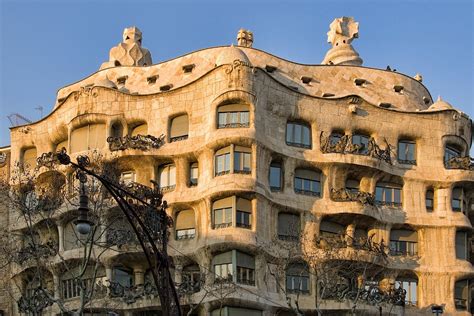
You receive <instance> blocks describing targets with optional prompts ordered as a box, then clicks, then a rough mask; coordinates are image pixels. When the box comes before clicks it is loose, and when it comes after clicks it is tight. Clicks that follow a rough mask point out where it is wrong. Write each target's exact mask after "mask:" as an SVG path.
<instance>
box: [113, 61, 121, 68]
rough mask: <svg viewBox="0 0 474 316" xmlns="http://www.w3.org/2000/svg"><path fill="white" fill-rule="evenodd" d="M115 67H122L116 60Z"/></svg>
mask: <svg viewBox="0 0 474 316" xmlns="http://www.w3.org/2000/svg"><path fill="white" fill-rule="evenodd" d="M114 65H115V67H120V66H122V65H121V64H120V62H119V61H118V60H116V61H115V62H114Z"/></svg>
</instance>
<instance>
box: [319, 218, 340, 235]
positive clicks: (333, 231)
mask: <svg viewBox="0 0 474 316" xmlns="http://www.w3.org/2000/svg"><path fill="white" fill-rule="evenodd" d="M345 233H346V229H345V227H344V226H342V225H341V224H338V223H334V222H331V221H328V220H323V221H321V224H320V225H319V236H320V237H321V238H323V239H324V238H325V237H334V236H337V235H342V234H345Z"/></svg>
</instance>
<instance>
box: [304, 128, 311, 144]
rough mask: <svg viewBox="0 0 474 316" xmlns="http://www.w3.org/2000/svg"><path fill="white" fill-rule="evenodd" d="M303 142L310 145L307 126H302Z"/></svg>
mask: <svg viewBox="0 0 474 316" xmlns="http://www.w3.org/2000/svg"><path fill="white" fill-rule="evenodd" d="M302 128H303V144H304V145H307V146H310V145H311V143H310V137H309V134H310V133H309V128H308V127H307V126H303V127H302Z"/></svg>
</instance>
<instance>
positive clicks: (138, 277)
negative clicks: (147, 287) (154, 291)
mask: <svg viewBox="0 0 474 316" xmlns="http://www.w3.org/2000/svg"><path fill="white" fill-rule="evenodd" d="M133 276H134V278H135V285H143V284H144V283H145V269H143V267H134V268H133Z"/></svg>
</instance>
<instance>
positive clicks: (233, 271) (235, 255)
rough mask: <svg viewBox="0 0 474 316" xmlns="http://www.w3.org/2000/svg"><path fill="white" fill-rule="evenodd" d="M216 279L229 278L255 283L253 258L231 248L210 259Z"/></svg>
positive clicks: (245, 282) (239, 281)
mask: <svg viewBox="0 0 474 316" xmlns="http://www.w3.org/2000/svg"><path fill="white" fill-rule="evenodd" d="M212 265H213V267H214V272H215V274H216V281H218V280H220V281H223V280H230V281H234V282H237V283H240V284H247V285H255V259H254V257H253V256H251V255H248V254H246V253H243V252H240V251H237V250H232V251H228V252H225V253H221V254H219V255H216V256H215V257H214V258H213V259H212Z"/></svg>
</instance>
